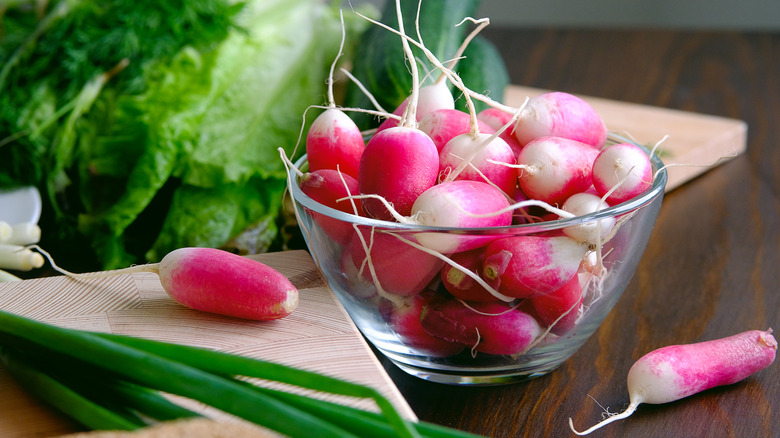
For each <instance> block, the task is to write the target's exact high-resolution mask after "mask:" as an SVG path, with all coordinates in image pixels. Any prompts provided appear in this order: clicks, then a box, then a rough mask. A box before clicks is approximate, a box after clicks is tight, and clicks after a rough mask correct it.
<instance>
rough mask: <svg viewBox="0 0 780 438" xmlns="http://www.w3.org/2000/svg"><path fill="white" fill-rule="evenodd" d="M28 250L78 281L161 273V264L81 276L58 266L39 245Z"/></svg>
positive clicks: (135, 266)
mask: <svg viewBox="0 0 780 438" xmlns="http://www.w3.org/2000/svg"><path fill="white" fill-rule="evenodd" d="M27 248H30V249H34V250H36V251H38V252H40V253H41V254H42V255H43V256H44V257H45V258H46V260H48V262H49V264H51V267H52V269H54V270H55V271H57V272H59V273H61V274H63V275H65V276H67V277H70V278H73V279H77V280H87V279H92V278H106V277H113V276H115V275H122V274H135V273H138V272H151V273H154V274H159V273H160V265H159V263H148V264H145V265H134V266H130V267H128V268H123V269H115V270H112V271H98V272H87V273H83V274H80V273H75V272H70V271H68V270H66V269H63V268H61V267H59V266H57V264H56V263H54V257H52V256H51V254H49V253H48V252H46V251H45V250H44V249H43V248H41V247H40V246H38V245H29V246H27Z"/></svg>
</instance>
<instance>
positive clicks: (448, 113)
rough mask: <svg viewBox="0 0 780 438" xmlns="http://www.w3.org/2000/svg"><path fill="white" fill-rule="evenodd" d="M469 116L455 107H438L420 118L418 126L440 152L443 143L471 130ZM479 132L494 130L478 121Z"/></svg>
mask: <svg viewBox="0 0 780 438" xmlns="http://www.w3.org/2000/svg"><path fill="white" fill-rule="evenodd" d="M471 122H472V120H471V116H470V115H469V114H468V113H465V112H463V111H460V110H456V109H438V110H436V111H433V112H430V113H428V114H427V115H426V116H425V117H423V118H422V119H420V125H419V126H418V128H419V129H420V130H421V131H423V132H424V133H426V134H428V136H430V137H431V140H433V143H434V144H435V145H436V149H437V150H439V152H441V150H442V148H443V147H444V145H446V144H447V142H448V141H450V140H452V139H453V138H454V137H457V136H459V135H462V134H467V133H469V132H470V131H471V130H472V126H471ZM477 126H478V128H479V132H482V133H486V134H492V133H494V132H495V130H494V129H493V128H491V127H490V126H489V125H488V124H486V123H484V122H479V123H478V125H477Z"/></svg>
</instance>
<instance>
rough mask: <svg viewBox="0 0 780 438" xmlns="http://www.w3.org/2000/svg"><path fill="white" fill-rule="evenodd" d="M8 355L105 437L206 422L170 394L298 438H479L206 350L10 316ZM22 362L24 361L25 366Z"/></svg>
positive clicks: (356, 390)
mask: <svg viewBox="0 0 780 438" xmlns="http://www.w3.org/2000/svg"><path fill="white" fill-rule="evenodd" d="M0 346H4V347H3V349H4V350H8V351H9V352H11V353H10V354H8V355H6V356H5V357H6V358H7V359H8V361H9V363H10V364H11V366H9V368H13V369H14V371H15V372H14V375H18V376H21V377H20V381H22V383H23V384H24V385H32V387H31V389H32V390H33V392H35V393H38V394H39V395H41V396H42V397H44V398H45V399H46V400H47V401H49V402H50V403H52V404H54V405H55V406H57V407H59V408H60V409H62V410H63V412H65V413H66V414H68V415H71V416H72V417H73V418H75V419H77V420H79V421H82V419H84V418H86V419H85V420H84V421H90V418H93V417H95V418H97V419H99V420H100V421H98V420H97V419H93V420H92V421H94V422H86V423H84V424H85V425H87V426H88V427H91V428H95V429H103V428H108V429H121V428H130V427H134V428H137V427H140V426H143V425H145V424H144V423H148V422H144V421H143V420H141V418H147V419H153V420H158V421H167V420H173V419H178V418H186V417H192V416H197V415H199V414H197V413H195V412H193V411H191V410H189V409H186V408H184V407H182V406H179V405H177V404H176V403H174V401H173V400H171V399H169V398H168V397H166V396H164V395H163V394H162V393H167V394H173V395H178V396H182V397H185V398H189V399H192V400H196V401H199V402H202V403H204V404H206V405H209V406H211V407H213V408H216V409H219V410H222V411H223V412H227V413H229V414H233V415H235V416H238V417H241V418H243V419H245V420H248V421H251V422H254V423H256V424H259V425H261V426H264V427H266V428H269V429H272V430H275V431H277V432H280V433H282V434H284V435H287V436H290V437H293V438H295V437H309V436H312V434H313V433H314V434H316V435H317V436H320V437H339V438H341V437H345V438H346V437H356V436H377V437H425V438H447V437H449V438H466V437H468V438H471V437H474V436H475V435H472V434H468V433H465V432H460V431H456V430H454V429H449V428H447V427H444V426H437V425H433V424H429V423H425V422H410V421H408V420H406V419H404V418H403V417H402V416H401V415H400V413H399V412H398V411H397V410H396V409H395V408H394V407H393V405H392V404H391V403H390V402H389V401H388V400H387V399H386V398H385V397H384V396H382V395H381V394H380V393H379V392H378V391H377V390H375V389H373V388H370V387H367V386H363V385H360V384H357V383H353V382H348V381H343V380H340V379H337V378H334V377H329V376H325V375H321V374H318V373H314V372H310V371H306V370H301V369H296V368H293V367H289V366H285V365H281V364H276V363H272V362H266V361H262V360H258V359H253V358H248V357H243V356H238V355H233V354H229V353H222V352H216V351H211V350H207V349H203V348H197V347H189V346H183V345H176V344H170V343H165V342H159V341H152V340H147V339H140V338H134V337H129V336H122V335H114V334H104V333H93V332H86V331H81V330H73V329H66V328H60V327H55V326H52V325H49V324H45V323H42V322H37V321H34V320H31V319H28V318H24V317H21V316H18V315H14V314H11V313H7V312H3V311H0ZM17 353H21V354H23V356H24V357H23V358H21V359H22V360H20V359H19V358H18V357H17V356H19V354H17ZM30 376H35V378H30ZM244 378H256V379H261V380H266V381H275V382H281V383H284V384H288V385H293V386H296V387H299V388H305V389H309V390H314V391H318V392H319V393H325V394H335V395H343V396H350V397H359V398H366V399H371V400H374V401H375V402H376V404H377V406H378V407H379V408H380V411H381V413H375V412H368V411H364V410H361V409H357V408H352V407H348V406H345V405H342V404H339V403H332V402H325V401H322V400H317V399H314V398H311V397H307V396H304V395H297V394H292V393H289V392H286V391H280V390H272V389H268V388H263V387H261V386H256V385H254V384H252V383H250V382H248V381H246V380H245V379H244ZM40 382H45V383H44V384H41V383H40ZM174 400H175V399H174ZM74 407H76V408H77V409H74ZM73 411H75V412H73ZM85 412H86V413H85ZM120 426H122V427H120Z"/></svg>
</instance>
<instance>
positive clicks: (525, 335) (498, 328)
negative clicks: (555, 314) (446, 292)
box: [421, 300, 542, 355]
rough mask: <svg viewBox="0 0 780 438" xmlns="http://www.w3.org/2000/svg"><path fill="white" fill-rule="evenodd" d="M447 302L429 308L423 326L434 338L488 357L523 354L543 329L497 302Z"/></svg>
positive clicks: (530, 319)
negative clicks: (470, 306) (470, 305)
mask: <svg viewBox="0 0 780 438" xmlns="http://www.w3.org/2000/svg"><path fill="white" fill-rule="evenodd" d="M472 306H473V308H469V307H466V306H465V305H463V304H462V303H461V302H459V301H455V300H444V301H441V302H437V303H435V304H432V305H430V306H427V307H426V308H425V310H424V311H423V315H422V320H421V324H422V326H423V328H424V329H425V330H426V331H427V332H428V333H430V334H431V335H433V336H436V337H437V338H441V339H444V340H447V341H450V342H457V343H460V344H464V345H466V346H468V347H471V348H472V349H473V350H474V351H479V352H482V353H487V354H499V355H514V354H521V353H523V352H524V351H525V350H526V349H527V348H528V347H530V346H531V344H532V343H533V342H534V340H536V338H537V337H538V336H539V335H540V334H541V332H542V330H541V328H540V327H539V324H538V323H537V322H536V320H535V319H534V318H533V317H532V316H530V315H528V314H527V313H525V312H521V311H519V310H516V309H513V308H511V307H508V306H507V305H505V304H498V303H474V304H473V305H472Z"/></svg>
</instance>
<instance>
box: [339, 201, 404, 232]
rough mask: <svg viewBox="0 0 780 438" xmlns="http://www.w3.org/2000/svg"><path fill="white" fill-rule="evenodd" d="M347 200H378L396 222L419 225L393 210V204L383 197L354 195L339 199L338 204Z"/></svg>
mask: <svg viewBox="0 0 780 438" xmlns="http://www.w3.org/2000/svg"><path fill="white" fill-rule="evenodd" d="M347 199H377V200H379V201H380V202H381V203H382V205H384V206H385V208H386V209H387V211H389V212H390V214H391V215H392V216H393V218H394V219H395V220H396V221H398V222H399V223H402V224H407V225H419V224H418V223H417V222H416V221H415V220H413V219H412V218H409V217H406V216H403V215H402V214H400V213H398V211H396V209H395V208H393V204H391V203H389V202H388V201H387V199H385V198H383V197H382V196H379V195H374V194H367V195H352V196H345V197H343V198H339V199H337V200H336V202H341V201H344V200H347Z"/></svg>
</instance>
